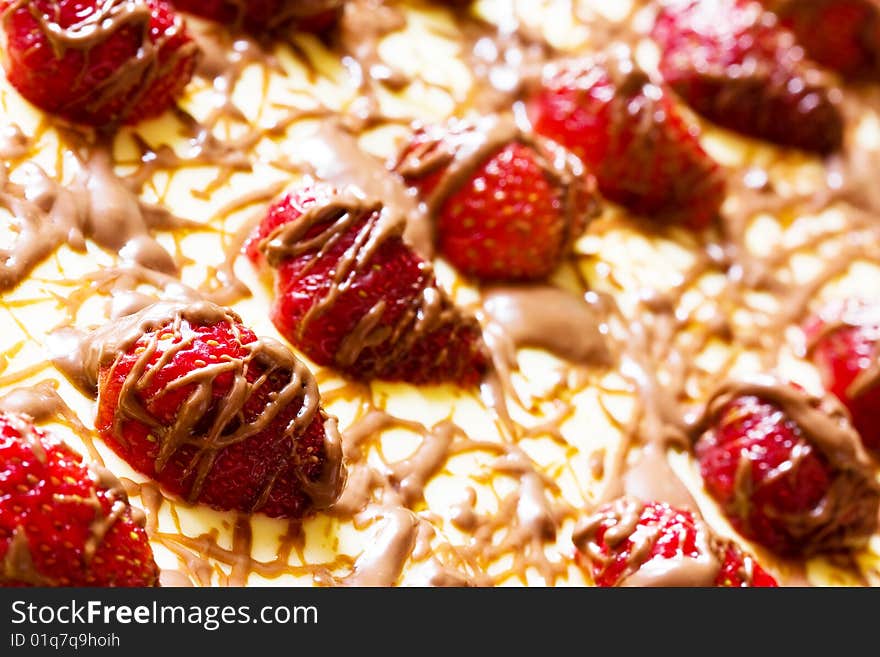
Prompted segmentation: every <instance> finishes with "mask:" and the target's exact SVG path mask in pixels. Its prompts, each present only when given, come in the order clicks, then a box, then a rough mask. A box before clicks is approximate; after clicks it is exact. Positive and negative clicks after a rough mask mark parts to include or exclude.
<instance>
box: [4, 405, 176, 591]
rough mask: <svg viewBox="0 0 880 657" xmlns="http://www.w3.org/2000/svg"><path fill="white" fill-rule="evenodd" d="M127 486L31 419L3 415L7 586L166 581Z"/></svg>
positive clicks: (5, 584) (128, 584)
mask: <svg viewBox="0 0 880 657" xmlns="http://www.w3.org/2000/svg"><path fill="white" fill-rule="evenodd" d="M158 583H159V569H158V568H157V566H156V563H155V561H153V551H152V549H151V548H150V543H149V542H148V540H147V534H146V532H145V531H144V522H143V514H142V513H140V512H139V511H137V510H136V509H133V508H132V507H131V506H129V503H128V498H127V497H126V494H125V491H124V490H123V489H122V484H120V482H119V480H118V479H116V477H114V476H113V475H112V474H110V473H109V472H108V471H107V470H105V469H104V468H102V467H100V466H97V465H87V464H85V463H84V462H83V459H82V457H81V456H80V455H79V454H77V453H76V452H75V451H73V450H72V449H71V448H70V447H69V446H68V445H66V444H65V443H63V442H62V441H61V440H59V439H58V438H57V437H55V436H53V435H51V434H49V433H47V432H45V431H43V430H41V429H39V428H37V427H35V426H34V425H33V423H32V422H31V420H30V418H29V417H27V416H25V415H17V414H13V413H0V585H2V586H158Z"/></svg>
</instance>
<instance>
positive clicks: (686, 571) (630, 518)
mask: <svg viewBox="0 0 880 657" xmlns="http://www.w3.org/2000/svg"><path fill="white" fill-rule="evenodd" d="M573 540H574V543H575V546H576V547H577V549H578V558H579V559H580V560H581V561H584V562H586V565H587V566H588V568H589V569H590V572H591V573H592V575H593V581H594V582H595V584H596V585H597V586H603V587H609V586H621V585H626V586H733V587H745V586H758V587H771V586H777V583H776V580H775V579H773V577H772V576H771V575H769V574H768V573H767V572H766V571H764V569H763V568H761V566H760V565H758V563H757V562H756V561H755V560H754V559H753V558H752V557H751V556H749V555H746V554H743V552H742V551H741V550H740V548H739V546H737V545H736V544H735V543H733V542H730V541H723V540H721V539H719V538H717V537H716V536H714V535H713V534H712V533H711V532H710V531H709V529H708V527H706V526H705V524H703V522H702V521H698V520H697V519H695V518H694V515H693V514H692V513H691V512H690V511H687V510H680V509H675V508H672V507H670V506H669V505H668V504H664V503H661V502H649V503H645V502H641V501H639V500H635V499H630V498H621V499H619V500H617V501H616V502H614V503H612V504H607V505H605V506H603V507H602V508H601V509H599V510H598V511H597V512H596V513H595V514H594V515H592V516H591V517H589V518H587V519H586V520H585V521H584V522H582V523H581V524H580V525H579V526H578V528H577V529H576V530H575V533H574V536H573Z"/></svg>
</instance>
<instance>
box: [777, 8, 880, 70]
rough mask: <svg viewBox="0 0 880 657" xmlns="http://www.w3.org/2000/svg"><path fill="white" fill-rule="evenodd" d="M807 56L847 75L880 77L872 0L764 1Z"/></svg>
mask: <svg viewBox="0 0 880 657" xmlns="http://www.w3.org/2000/svg"><path fill="white" fill-rule="evenodd" d="M764 5H765V6H766V7H767V8H768V9H770V10H772V11H773V12H775V13H776V14H777V15H778V16H779V17H780V18H781V19H782V24H783V25H785V26H786V27H787V28H789V29H791V30H792V31H793V32H794V33H795V36H797V39H798V43H799V44H800V45H802V46H803V47H804V49H805V50H806V51H807V54H808V55H809V56H810V58H812V59H814V60H815V61H817V62H818V63H820V64H822V65H823V66H827V67H828V68H831V69H834V70H835V71H837V72H839V73H840V74H841V75H843V76H844V77H847V78H854V79H859V78H874V79H876V78H877V77H878V76H880V7H878V5H877V3H876V2H872V0H764Z"/></svg>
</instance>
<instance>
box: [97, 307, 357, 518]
mask: <svg viewBox="0 0 880 657" xmlns="http://www.w3.org/2000/svg"><path fill="white" fill-rule="evenodd" d="M89 340H90V344H91V345H92V353H96V354H98V359H97V361H96V362H94V363H93V364H92V366H94V367H97V368H98V370H97V372H94V373H93V374H94V375H95V376H96V378H97V393H98V411H97V418H96V422H95V426H96V428H97V429H98V432H99V435H100V436H101V438H102V439H103V440H104V442H105V443H106V444H107V445H108V446H110V447H111V448H112V449H113V451H115V452H116V453H117V454H118V455H119V456H120V457H122V458H123V459H125V460H126V461H127V462H128V463H129V464H130V465H131V466H132V467H133V468H135V469H136V470H138V471H139V472H142V473H144V474H146V475H148V476H150V477H152V478H153V479H155V480H156V481H158V482H159V483H160V484H162V485H163V487H165V488H166V489H167V490H168V491H170V492H172V493H175V494H178V495H180V496H182V497H184V498H186V499H187V500H189V501H190V502H193V503H201V504H207V505H209V506H212V507H214V508H217V509H224V510H227V509H228V510H237V511H243V512H248V513H250V512H257V511H259V512H261V513H264V514H266V515H268V516H273V517H277V516H282V517H291V518H299V517H302V516H305V515H308V514H310V513H311V512H312V511H313V510H314V509H321V508H326V507H328V506H329V505H330V504H332V503H333V502H334V501H335V499H336V497H337V496H338V495H339V493H340V488H341V485H342V482H343V475H344V471H343V470H342V466H341V462H340V461H341V454H340V448H339V436H338V435H337V433H336V428H335V421H334V420H332V419H330V418H329V417H328V416H327V415H326V414H325V413H324V411H323V410H322V409H321V407H320V405H319V403H320V399H319V395H318V389H317V385H316V383H315V380H314V378H313V377H312V376H311V374H310V373H309V371H308V370H307V369H306V368H305V366H304V365H303V364H302V363H300V362H299V361H298V360H297V359H296V358H295V357H294V356H293V354H292V353H291V352H290V351H289V350H288V349H287V348H286V347H284V346H283V345H281V344H279V343H277V342H275V341H272V340H268V339H266V338H262V339H258V338H257V337H256V336H255V335H254V334H253V332H251V331H250V330H249V329H248V328H246V327H245V326H243V325H242V324H241V320H240V319H239V318H238V317H237V316H236V315H235V314H234V313H232V312H231V311H228V310H225V309H223V308H220V307H218V306H215V305H213V304H209V303H207V302H204V303H199V304H194V305H183V304H175V303H158V304H155V305H152V306H149V307H147V308H145V309H144V310H142V311H140V312H139V313H137V314H135V315H131V316H129V317H126V318H124V319H123V320H120V321H119V322H116V323H114V324H112V325H109V326H107V327H105V328H103V329H100V330H99V331H98V332H97V333H96V334H95V335H94V336H93V337H91V338H89Z"/></svg>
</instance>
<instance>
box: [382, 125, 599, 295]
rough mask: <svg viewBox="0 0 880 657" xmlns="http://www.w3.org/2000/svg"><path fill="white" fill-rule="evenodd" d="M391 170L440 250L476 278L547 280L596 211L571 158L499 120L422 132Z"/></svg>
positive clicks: (586, 180) (587, 180) (587, 183)
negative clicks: (418, 200)
mask: <svg viewBox="0 0 880 657" xmlns="http://www.w3.org/2000/svg"><path fill="white" fill-rule="evenodd" d="M396 170H397V172H398V173H400V174H401V175H402V176H403V178H404V180H405V181H406V182H407V184H409V185H412V186H414V187H415V188H416V189H417V190H418V192H419V194H420V195H421V197H422V198H423V199H424V200H425V202H426V204H427V205H428V207H429V209H430V210H431V213H432V215H433V218H434V222H435V227H436V241H437V245H438V250H439V251H440V253H442V254H443V256H444V257H445V258H446V259H447V260H448V261H449V262H450V263H451V264H452V265H453V266H455V267H456V269H458V270H459V271H460V272H462V273H464V274H467V275H470V276H474V277H476V278H479V279H481V280H490V281H497V280H536V279H541V278H545V277H546V276H548V275H549V274H550V273H551V272H552V271H553V270H554V269H555V268H556V267H557V266H558V265H559V263H560V261H561V260H562V258H563V257H564V256H565V254H566V253H567V251H568V249H569V247H570V245H571V242H573V241H574V240H575V239H576V238H577V237H579V236H580V234H581V233H582V232H583V230H584V228H585V226H586V223H587V219H588V218H589V216H590V214H591V211H592V210H593V209H594V204H593V198H592V189H591V188H592V186H593V184H594V182H593V179H592V176H590V175H589V174H587V173H586V172H585V171H584V168H583V165H582V164H581V163H580V162H578V161H577V160H576V158H573V157H572V156H570V155H568V154H566V153H564V152H562V151H561V149H557V151H556V152H551V151H550V150H549V149H548V148H547V146H546V145H542V144H539V143H538V142H537V141H536V140H535V139H533V138H528V137H526V136H525V135H524V134H523V133H522V132H521V131H520V130H519V129H518V128H517V126H516V124H515V123H514V122H513V120H510V119H503V118H500V117H489V118H485V119H482V120H480V121H478V122H465V121H459V120H452V121H450V122H449V124H448V125H445V126H432V127H424V128H421V129H419V130H418V131H417V132H416V134H415V135H414V137H413V140H412V142H411V144H410V145H409V146H408V147H407V148H406V150H405V151H404V152H403V154H402V156H401V158H400V161H399V162H398V164H397V166H396Z"/></svg>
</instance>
